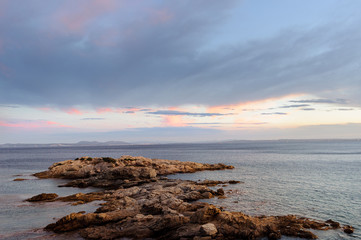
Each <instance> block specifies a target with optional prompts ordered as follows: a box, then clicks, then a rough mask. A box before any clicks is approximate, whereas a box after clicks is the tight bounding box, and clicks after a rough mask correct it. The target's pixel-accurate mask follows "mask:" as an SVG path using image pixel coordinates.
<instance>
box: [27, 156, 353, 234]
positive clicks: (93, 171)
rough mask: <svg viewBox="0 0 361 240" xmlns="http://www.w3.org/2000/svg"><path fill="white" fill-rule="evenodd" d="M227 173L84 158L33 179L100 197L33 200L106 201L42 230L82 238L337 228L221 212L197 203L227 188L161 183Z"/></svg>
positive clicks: (143, 160) (159, 163) (208, 183)
mask: <svg viewBox="0 0 361 240" xmlns="http://www.w3.org/2000/svg"><path fill="white" fill-rule="evenodd" d="M232 168H233V167H232V166H227V165H224V164H201V163H192V162H180V161H171V160H158V159H148V158H144V157H130V156H125V157H122V158H120V159H112V158H89V157H83V158H80V159H77V160H68V161H63V162H59V163H55V164H53V165H52V166H51V167H50V168H49V170H48V171H45V172H41V173H37V174H35V176H37V177H40V178H66V179H71V181H70V182H69V183H68V184H66V185H65V186H73V187H87V186H95V187H102V188H104V190H103V191H99V192H93V193H87V194H81V193H79V194H74V195H70V196H67V197H58V196H55V195H38V196H35V197H33V198H35V199H37V201H39V200H38V199H41V198H42V197H43V198H44V200H45V201H70V202H73V204H82V203H87V202H91V201H94V200H104V201H105V202H104V203H102V204H101V207H99V208H98V209H97V210H96V211H95V212H94V213H84V212H79V213H71V214H69V215H67V216H65V217H63V218H61V219H59V220H58V221H57V222H56V223H52V224H49V225H48V226H46V230H49V231H53V232H56V233H63V232H69V231H74V232H77V233H79V234H80V235H81V236H82V237H84V238H85V239H120V238H124V237H126V238H131V239H146V238H149V239H183V240H186V239H194V240H196V239H259V238H262V237H268V239H280V238H281V236H282V235H287V236H294V237H300V238H306V239H315V238H317V236H316V235H314V234H313V233H312V232H311V231H309V230H308V229H318V230H328V229H335V228H340V225H339V224H338V223H337V222H334V221H332V220H328V221H326V222H321V221H315V220H311V219H306V218H301V217H296V216H293V215H288V216H268V217H266V216H262V217H252V216H248V215H245V214H243V213H240V212H228V211H223V209H222V208H218V207H216V206H213V205H211V204H208V203H202V202H195V201H196V200H199V199H205V198H212V197H220V198H221V197H223V195H224V191H223V189H222V188H218V189H217V190H212V189H210V188H209V186H216V185H218V184H224V183H225V182H220V181H208V180H207V181H203V182H194V181H184V180H172V179H167V178H165V177H162V176H164V175H167V174H173V173H190V172H195V171H202V170H223V169H232ZM228 183H236V182H233V181H232V182H231V181H230V182H228ZM47 196H52V197H51V198H48V197H47ZM345 229H346V228H345ZM348 229H350V228H348ZM346 231H347V230H346Z"/></svg>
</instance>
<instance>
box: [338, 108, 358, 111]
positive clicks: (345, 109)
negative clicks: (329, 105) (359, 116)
mask: <svg viewBox="0 0 361 240" xmlns="http://www.w3.org/2000/svg"><path fill="white" fill-rule="evenodd" d="M337 110H339V111H353V110H355V109H353V108H339V109H337Z"/></svg>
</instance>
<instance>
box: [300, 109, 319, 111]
mask: <svg viewBox="0 0 361 240" xmlns="http://www.w3.org/2000/svg"><path fill="white" fill-rule="evenodd" d="M302 110H303V111H315V110H316V108H302Z"/></svg>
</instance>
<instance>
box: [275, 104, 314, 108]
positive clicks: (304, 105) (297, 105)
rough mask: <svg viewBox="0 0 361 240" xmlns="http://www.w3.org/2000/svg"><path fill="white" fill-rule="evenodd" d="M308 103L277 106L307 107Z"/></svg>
mask: <svg viewBox="0 0 361 240" xmlns="http://www.w3.org/2000/svg"><path fill="white" fill-rule="evenodd" d="M309 106H310V105H309V104H293V105H286V106H282V107H279V108H300V107H309Z"/></svg>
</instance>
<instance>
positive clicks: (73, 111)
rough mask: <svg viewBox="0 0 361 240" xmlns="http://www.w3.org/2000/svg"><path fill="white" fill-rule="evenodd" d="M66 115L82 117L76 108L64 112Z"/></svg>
mask: <svg viewBox="0 0 361 240" xmlns="http://www.w3.org/2000/svg"><path fill="white" fill-rule="evenodd" d="M66 113H67V114H71V115H82V114H83V113H82V112H81V111H80V110H79V109H76V108H71V109H69V110H67V111H66Z"/></svg>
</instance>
